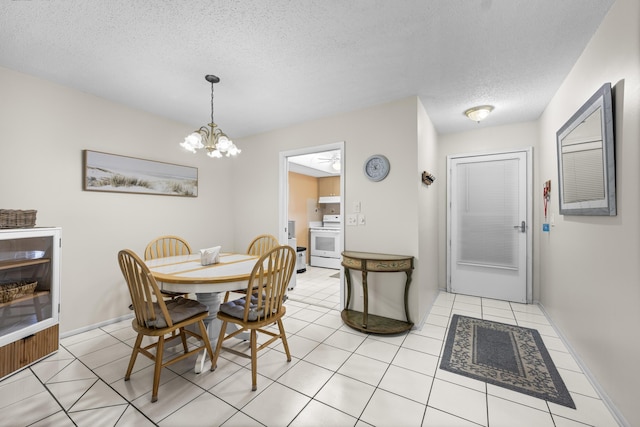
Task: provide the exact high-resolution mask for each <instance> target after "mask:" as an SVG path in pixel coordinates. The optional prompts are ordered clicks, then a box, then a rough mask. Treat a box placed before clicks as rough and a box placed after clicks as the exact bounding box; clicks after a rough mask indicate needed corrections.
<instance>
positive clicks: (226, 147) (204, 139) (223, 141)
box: [180, 74, 241, 158]
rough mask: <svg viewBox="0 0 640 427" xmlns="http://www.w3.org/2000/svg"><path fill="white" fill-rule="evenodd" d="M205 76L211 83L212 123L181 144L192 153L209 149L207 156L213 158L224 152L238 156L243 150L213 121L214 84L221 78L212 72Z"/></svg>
mask: <svg viewBox="0 0 640 427" xmlns="http://www.w3.org/2000/svg"><path fill="white" fill-rule="evenodd" d="M204 78H205V80H207V81H208V82H209V83H211V123H209V125H208V126H202V127H201V128H200V129H198V130H197V131H195V132H193V133H192V134H190V135H189V136H187V137H186V138H185V139H184V142H182V143H180V146H181V147H183V148H184V149H186V150H188V151H190V152H192V153H195V152H197V150H200V149H202V148H204V149H206V150H207V156H209V157H213V158H220V157H222V155H223V154H224V155H226V156H227V157H230V156H236V155H238V154H240V151H241V150H240V149H239V148H238V147H236V145H235V144H234V143H233V142H232V141H231V140H230V139H229V137H228V136H227V135H226V134H225V133H224V132H222V130H221V129H220V128H219V127H218V125H217V124H216V123H215V122H214V121H213V85H214V84H215V83H218V82H219V81H220V78H218V77H217V76H214V75H211V74H207V75H206V76H204Z"/></svg>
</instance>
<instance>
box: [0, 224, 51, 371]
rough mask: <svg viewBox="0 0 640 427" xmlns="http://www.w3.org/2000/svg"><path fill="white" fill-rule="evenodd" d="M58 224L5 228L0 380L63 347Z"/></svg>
mask: <svg viewBox="0 0 640 427" xmlns="http://www.w3.org/2000/svg"><path fill="white" fill-rule="evenodd" d="M61 245H62V230H61V229H60V228H58V227H51V228H30V229H3V230H0V378H3V377H5V376H7V375H9V374H11V373H13V372H15V371H17V370H20V369H22V368H24V367H26V366H28V365H30V364H32V363H34V362H36V361H38V360H40V359H42V358H43V357H45V356H48V355H50V354H51V353H54V352H56V351H57V350H58V346H59V328H58V322H59V319H58V317H59V311H60V252H61Z"/></svg>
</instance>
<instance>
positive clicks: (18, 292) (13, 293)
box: [0, 282, 38, 303]
mask: <svg viewBox="0 0 640 427" xmlns="http://www.w3.org/2000/svg"><path fill="white" fill-rule="evenodd" d="M36 286H38V282H21V283H5V284H0V303H3V302H9V301H13V300H14V299H16V298H19V297H21V296H24V295H29V294H32V293H33V291H34V290H35V289H36Z"/></svg>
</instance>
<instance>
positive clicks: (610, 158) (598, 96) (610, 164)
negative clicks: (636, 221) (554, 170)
mask: <svg viewBox="0 0 640 427" xmlns="http://www.w3.org/2000/svg"><path fill="white" fill-rule="evenodd" d="M598 108H600V130H601V133H600V135H601V136H602V168H603V170H602V177H603V185H604V197H602V198H598V199H591V200H581V201H574V202H566V201H565V194H564V188H565V181H564V176H565V171H564V170H563V164H564V163H563V157H562V156H563V147H562V141H563V140H564V138H565V137H567V136H568V135H569V134H570V133H571V132H572V131H573V130H575V129H576V128H577V127H578V126H579V125H580V124H582V123H583V122H584V121H585V120H586V119H587V118H588V117H589V116H591V115H592V114H593V113H594V112H596V111H597V110H598ZM556 141H557V149H558V195H559V198H560V204H559V209H560V214H561V215H608V216H615V215H616V167H615V150H614V138H613V103H612V97H611V83H605V84H604V85H603V86H602V87H601V88H600V89H598V91H597V92H596V93H594V94H593V96H591V98H589V100H588V101H587V102H585V104H584V105H583V106H582V107H580V109H579V110H578V111H577V112H576V113H575V114H574V115H573V116H572V117H571V118H570V119H569V120H568V121H567V122H566V123H565V124H564V126H562V127H561V128H560V130H558V132H557V133H556ZM583 173H588V171H587V170H584V171H583ZM576 185H578V186H579V185H580V182H578V183H576Z"/></svg>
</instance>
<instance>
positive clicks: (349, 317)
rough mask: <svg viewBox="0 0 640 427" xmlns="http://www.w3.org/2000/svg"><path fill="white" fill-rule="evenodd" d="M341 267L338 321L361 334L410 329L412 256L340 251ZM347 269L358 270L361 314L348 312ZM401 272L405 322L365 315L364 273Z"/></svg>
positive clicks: (398, 331) (389, 332)
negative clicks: (343, 294)
mask: <svg viewBox="0 0 640 427" xmlns="http://www.w3.org/2000/svg"><path fill="white" fill-rule="evenodd" d="M342 266H343V267H344V273H345V277H346V279H347V304H346V305H345V309H344V310H343V311H342V320H343V321H344V323H345V324H347V325H348V326H350V327H352V328H354V329H357V330H359V331H362V332H369V333H374V334H397V333H401V332H404V331H407V330H409V329H411V327H413V322H411V319H410V317H409V304H408V297H409V285H410V284H411V274H412V273H413V257H412V256H403V255H389V254H377V253H369V252H353V251H345V252H342ZM351 270H359V271H362V290H363V297H364V301H363V311H356V310H351V309H349V305H350V303H351V291H352V285H351ZM369 272H376V273H396V272H404V273H405V274H406V275H407V279H406V281H405V285H404V312H405V316H406V319H407V320H406V321H404V320H398V319H391V318H389V317H384V316H378V315H375V314H369V289H368V283H367V274H368V273H369Z"/></svg>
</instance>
